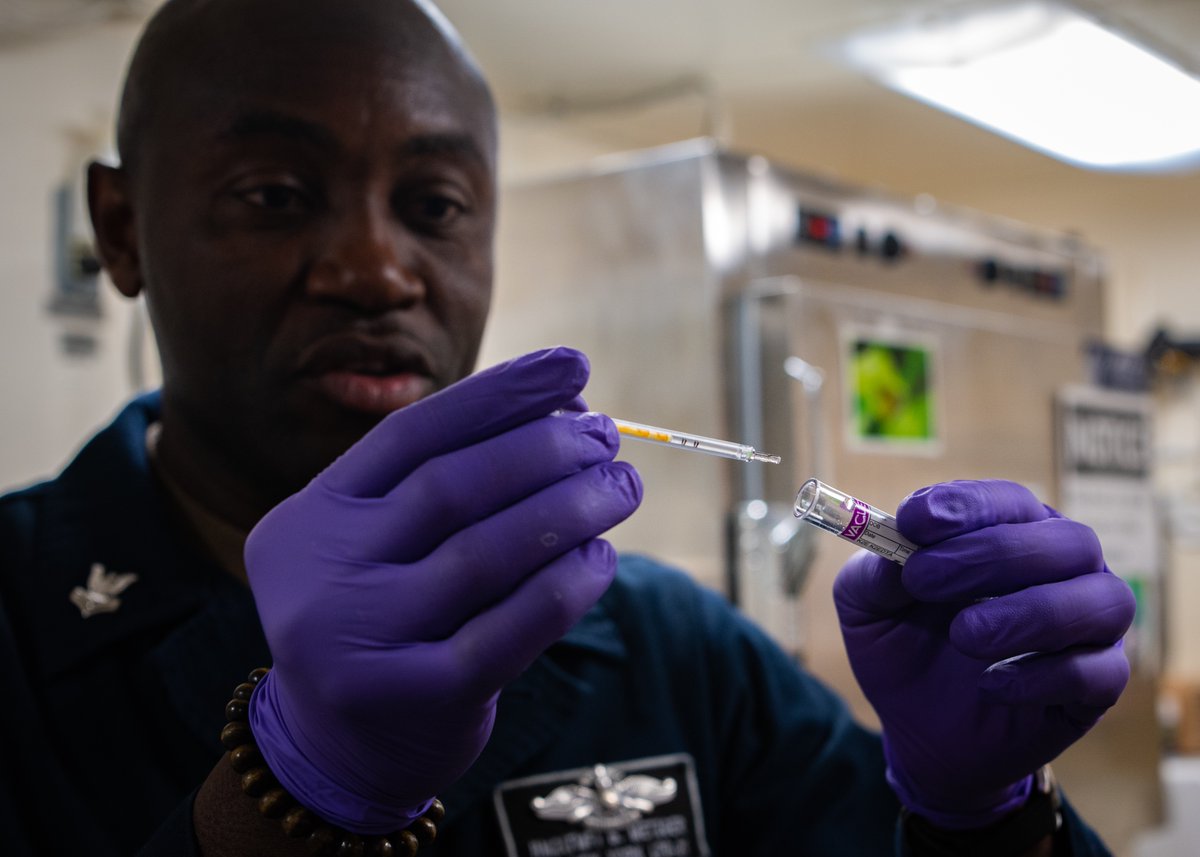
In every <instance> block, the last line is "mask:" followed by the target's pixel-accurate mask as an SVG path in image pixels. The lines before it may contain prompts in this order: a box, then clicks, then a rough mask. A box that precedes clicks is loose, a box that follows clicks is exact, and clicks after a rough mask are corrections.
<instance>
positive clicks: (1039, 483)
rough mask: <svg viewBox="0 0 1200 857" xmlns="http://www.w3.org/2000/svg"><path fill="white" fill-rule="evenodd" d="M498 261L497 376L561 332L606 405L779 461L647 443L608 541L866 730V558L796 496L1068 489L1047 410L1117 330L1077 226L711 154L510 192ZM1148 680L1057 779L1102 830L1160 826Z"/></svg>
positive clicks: (874, 498) (1151, 624)
mask: <svg viewBox="0 0 1200 857" xmlns="http://www.w3.org/2000/svg"><path fill="white" fill-rule="evenodd" d="M497 251H498V280H497V289H496V306H495V311H494V315H493V318H492V322H491V328H490V331H489V335H488V337H487V340H486V341H485V355H484V361H485V362H491V361H493V360H496V359H500V358H503V357H506V356H511V355H512V354H515V353H518V352H521V351H524V350H527V349H528V348H531V347H536V346H541V345H550V344H553V343H557V342H569V343H571V344H573V345H576V346H578V347H580V348H582V349H583V350H584V351H585V352H587V353H588V354H589V355H590V356H591V358H592V362H593V370H592V380H591V382H590V383H589V386H588V393H587V395H588V404H589V406H590V407H592V408H594V409H597V410H601V411H605V412H608V413H616V414H621V415H622V416H623V417H628V418H630V419H636V420H644V421H646V422H650V423H655V424H660V425H681V426H688V427H689V430H694V431H696V432H698V433H702V434H706V435H710V436H714V437H733V438H737V439H738V440H739V441H740V442H744V443H747V444H749V445H751V446H753V447H755V448H756V449H765V450H770V451H771V452H773V453H776V454H779V455H781V456H782V458H783V464H781V465H778V466H776V465H762V464H757V463H753V462H752V463H748V464H734V463H728V462H722V461H718V460H715V459H707V458H705V459H704V460H701V461H695V460H689V461H688V462H686V466H684V464H683V463H681V462H679V461H678V459H676V458H675V457H674V456H670V455H666V454H663V453H662V452H660V451H656V450H653V449H647V448H637V447H634V446H632V445H630V446H629V447H627V448H625V449H623V450H622V454H623V456H624V457H627V458H628V459H630V460H631V461H633V462H634V463H635V464H636V465H637V467H638V469H639V470H640V471H641V473H642V475H643V478H644V481H645V485H646V495H645V501H644V504H643V507H642V510H641V512H640V513H639V514H638V515H635V516H634V517H633V518H632V519H631V520H630V521H628V522H626V523H624V524H622V525H621V526H619V527H618V528H617V529H616V530H614V532H613V541H614V543H615V544H617V546H618V547H619V548H621V549H624V550H634V551H645V552H649V553H653V554H655V555H657V556H659V557H662V558H664V559H666V560H668V561H673V562H675V563H677V564H679V565H681V566H682V567H684V568H686V569H688V570H689V571H691V572H692V573H694V574H696V575H697V576H698V577H700V578H701V579H702V580H704V581H705V582H707V583H708V584H710V585H712V586H714V587H716V588H719V589H724V590H725V591H726V592H728V593H730V595H731V597H733V598H734V599H735V600H736V601H737V603H739V605H740V606H741V607H742V608H743V609H744V610H745V611H746V612H748V613H749V614H750V615H752V616H753V617H754V618H755V619H757V620H758V621H759V622H760V623H761V624H763V625H764V626H765V627H766V628H767V629H768V631H769V632H770V633H772V634H773V635H774V636H775V637H776V639H778V640H779V642H780V643H781V644H782V645H783V646H784V647H785V648H786V649H787V650H789V651H790V652H792V653H793V654H794V655H795V656H796V657H797V658H799V659H800V660H802V661H804V662H805V663H806V664H807V665H808V666H809V667H810V668H812V669H813V670H814V671H815V672H816V673H817V674H818V675H820V676H821V677H822V678H824V679H825V680H827V681H829V682H830V683H831V684H833V685H834V686H835V687H836V688H837V689H838V691H839V692H840V693H842V694H843V695H844V696H845V697H846V698H848V699H849V700H850V701H851V703H852V705H854V707H855V709H856V713H857V714H858V715H859V717H860V718H861V719H862V720H864V721H866V722H872V721H873V720H874V715H873V713H872V712H871V710H870V708H869V706H868V705H867V704H866V703H865V700H863V698H862V696H861V693H860V692H859V691H858V689H857V685H856V683H855V682H854V680H853V677H852V675H851V673H850V670H849V665H848V663H847V662H846V658H845V654H844V651H843V649H842V645H841V640H840V635H839V631H838V628H837V623H836V617H835V616H834V613H833V607H832V597H831V594H830V593H831V590H832V584H833V578H834V576H835V574H836V571H837V569H838V568H839V567H840V566H841V564H842V562H844V560H845V559H846V558H847V557H848V556H849V555H850V553H851V551H852V546H849V545H847V544H846V543H845V542H842V541H839V540H837V539H828V538H826V537H824V536H822V535H820V534H818V533H816V530H815V529H814V528H811V527H807V526H803V527H799V526H797V521H796V520H795V518H794V516H793V514H792V505H793V499H794V497H795V494H796V491H797V489H798V488H799V487H800V485H801V484H802V483H804V481H805V480H806V479H807V478H808V477H809V476H813V475H815V476H816V477H818V478H820V479H822V480H824V481H827V482H829V483H831V484H835V485H837V486H838V487H839V488H840V489H842V490H845V491H847V492H849V493H851V494H855V495H857V496H866V497H869V498H870V501H871V502H872V503H874V504H876V505H878V506H880V508H885V509H894V508H895V507H896V504H897V503H898V502H899V501H900V500H901V499H902V498H903V497H904V496H905V494H906V493H908V492H909V491H911V490H913V489H915V488H917V487H919V486H922V485H926V484H929V483H931V482H936V481H941V480H946V479H956V478H986V477H1002V478H1008V479H1013V480H1016V481H1019V482H1023V483H1025V484H1027V485H1029V486H1030V487H1031V488H1033V490H1034V491H1035V492H1036V493H1037V494H1039V496H1041V497H1042V498H1043V499H1044V500H1045V501H1047V502H1049V503H1051V504H1055V503H1057V502H1058V501H1059V499H1060V497H1059V488H1060V480H1059V470H1058V464H1057V460H1058V454H1057V449H1058V446H1057V437H1058V433H1059V428H1058V423H1059V420H1060V417H1059V415H1058V412H1057V411H1056V402H1058V401H1059V397H1060V396H1061V395H1062V394H1063V391H1064V390H1068V389H1078V388H1082V389H1091V388H1090V387H1089V386H1088V383H1089V381H1090V377H1089V371H1090V367H1091V365H1092V364H1091V361H1090V359H1089V354H1090V350H1089V345H1090V344H1091V343H1094V342H1096V341H1098V340H1100V339H1101V338H1102V336H1103V304H1104V298H1103V288H1102V287H1103V277H1104V267H1103V263H1102V259H1101V257H1100V255H1099V254H1098V253H1097V252H1096V251H1095V250H1094V249H1093V248H1092V247H1090V246H1088V245H1085V244H1084V243H1082V242H1081V241H1080V240H1078V239H1077V238H1076V237H1073V236H1070V235H1062V234H1057V233H1053V232H1048V231H1046V230H1039V229H1033V228H1030V227H1028V226H1024V225H1021V224H1019V223H1015V222H1012V221H1009V220H1004V219H1000V218H995V217H989V216H984V215H981V214H978V213H975V212H970V211H966V210H961V209H953V208H947V207H943V206H940V205H938V204H936V203H935V202H933V201H932V200H929V199H927V198H920V199H908V198H903V197H899V196H894V195H889V194H884V193H878V192H874V191H870V190H865V189H862V188H858V187H854V186H850V185H847V184H842V183H834V182H831V181H828V180H825V179H819V178H814V177H812V176H810V175H806V174H802V173H799V172H796V171H793V170H789V169H786V168H784V167H781V166H780V165H778V164H775V163H773V162H770V161H768V160H766V159H764V158H761V157H756V156H750V157H747V156H742V155H739V154H734V153H730V152H728V151H725V150H723V149H721V148H720V147H718V146H715V145H714V144H712V143H711V142H710V141H707V140H696V141H691V142H687V143H681V144H676V145H673V146H668V147H663V148H659V149H654V150H649V151H643V152H638V153H633V154H630V155H628V156H625V157H623V158H615V157H614V158H609V159H606V160H605V161H603V162H602V163H600V164H598V165H597V166H596V167H595V168H594V169H591V170H585V171H582V172H579V173H574V174H571V175H568V176H564V177H561V178H557V179H543V180H539V181H533V182H530V183H527V184H524V185H517V186H512V187H510V188H509V189H508V191H507V195H506V198H505V209H504V216H503V217H502V218H501V227H500V233H499V242H498V247H497ZM806 382H807V383H806ZM1124 395H1126V396H1131V395H1134V394H1129V393H1126V394H1124ZM1089 436H1094V435H1089ZM1137 439H1138V440H1139V441H1142V440H1143V437H1142V435H1140V434H1139V435H1137ZM1148 450H1149V445H1148V441H1146V442H1145V443H1144V445H1143V447H1141V452H1142V453H1145V452H1148ZM1143 475H1144V474H1143ZM1105 484H1106V487H1107V489H1108V490H1110V491H1111V492H1114V495H1115V497H1117V498H1119V496H1120V492H1121V491H1122V490H1126V491H1127V490H1128V486H1126V485H1125V484H1124V483H1121V482H1119V481H1118V482H1116V483H1113V482H1111V481H1110V482H1107V483H1105ZM1137 487H1138V488H1141V487H1142V486H1141V483H1138V485H1137ZM1077 493H1078V492H1076V494H1072V495H1071V496H1072V497H1075V496H1076V495H1077ZM1137 499H1139V500H1140V499H1142V497H1141V495H1138V497H1137ZM1153 511H1154V509H1153V506H1152V504H1151V506H1150V508H1149V509H1148V510H1147V514H1149V515H1152V514H1153ZM1084 519H1085V520H1086V517H1085V518H1084ZM814 535H816V536H817V537H818V538H819V539H820V541H818V542H816V543H814V540H813V537H814ZM1155 556H1157V554H1154V555H1151V556H1148V557H1140V558H1139V559H1140V560H1141V561H1143V562H1150V563H1153V562H1154V557H1155ZM720 557H725V558H726V562H725V564H724V565H722V564H721V563H720V562H719V561H718V560H717V558H720ZM1155 572H1156V569H1155V568H1149V569H1148V570H1147V571H1146V572H1145V573H1144V574H1142V575H1140V580H1141V586H1142V589H1143V592H1142V594H1143V604H1144V605H1148V608H1147V609H1150V610H1151V611H1152V612H1149V613H1147V616H1146V618H1145V619H1144V620H1143V621H1144V622H1145V623H1146V624H1147V629H1146V634H1147V635H1151V636H1152V635H1154V634H1156V633H1157V628H1158V626H1159V624H1160V623H1159V620H1158V618H1157V616H1158V614H1157V613H1156V612H1153V605H1156V604H1157V601H1156V600H1155V599H1153V598H1150V597H1148V596H1149V594H1151V593H1152V591H1153V587H1154V586H1156V585H1157V582H1158V581H1159V579H1160V578H1159V576H1158V575H1157V574H1156V573H1155ZM1155 666H1156V664H1155V663H1154V662H1147V664H1146V665H1145V669H1143V670H1141V671H1139V674H1138V677H1137V678H1136V679H1135V681H1134V683H1133V685H1132V686H1131V688H1130V692H1129V693H1127V695H1126V697H1125V698H1124V699H1123V700H1122V702H1121V703H1120V704H1119V705H1118V707H1117V708H1116V709H1114V710H1113V711H1112V712H1110V714H1109V716H1107V717H1106V718H1105V720H1104V721H1103V722H1102V725H1101V726H1100V727H1099V728H1098V731H1097V733H1096V735H1095V736H1094V738H1093V739H1092V740H1089V741H1087V742H1084V743H1083V744H1082V745H1080V747H1079V748H1075V749H1073V750H1072V751H1069V752H1068V754H1067V755H1066V756H1065V757H1064V758H1063V759H1062V760H1061V762H1060V763H1059V765H1058V767H1060V768H1061V769H1062V770H1061V774H1062V777H1063V779H1064V781H1065V782H1067V784H1068V787H1069V789H1070V792H1071V794H1072V798H1073V799H1074V800H1075V801H1076V802H1077V803H1078V804H1079V805H1080V806H1082V807H1083V809H1084V811H1085V812H1086V813H1087V815H1088V816H1089V817H1091V818H1094V819H1095V820H1096V823H1097V824H1098V825H1099V827H1100V829H1101V831H1102V832H1103V833H1104V834H1105V836H1106V837H1107V838H1108V839H1109V840H1110V841H1115V842H1126V841H1127V840H1128V839H1129V838H1130V836H1131V835H1132V833H1133V831H1135V830H1138V829H1141V828H1144V827H1147V826H1149V825H1152V824H1153V823H1155V822H1156V821H1157V819H1158V790H1157V781H1158V768H1157V762H1158V727H1157V723H1156V719H1155V706H1154V693H1153V686H1152V679H1153V670H1154V668H1155ZM1113 782H1121V783H1122V784H1123V786H1122V788H1121V789H1119V790H1114V789H1113V788H1112V783H1113Z"/></svg>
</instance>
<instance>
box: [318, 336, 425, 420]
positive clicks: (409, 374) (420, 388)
mask: <svg viewBox="0 0 1200 857" xmlns="http://www.w3.org/2000/svg"><path fill="white" fill-rule="evenodd" d="M303 365H304V373H305V375H307V376H308V377H309V378H311V379H312V380H313V382H314V384H315V386H316V388H317V389H318V390H319V391H320V392H321V393H322V394H323V395H325V396H326V397H327V398H329V399H330V400H331V401H333V402H334V403H335V404H337V405H340V406H341V407H343V408H347V409H348V410H352V411H359V412H361V413H365V414H370V415H372V416H384V415H386V414H389V413H391V412H392V411H395V410H397V409H399V408H403V407H405V406H407V405H411V404H412V403H413V402H416V401H418V400H419V399H423V398H425V397H426V396H428V395H429V394H430V393H432V392H433V391H434V386H435V385H434V381H433V377H432V372H431V370H430V367H429V361H428V360H427V359H426V358H425V357H424V355H423V354H421V353H418V352H417V351H415V350H414V349H412V348H411V347H407V346H406V345H404V344H397V343H395V342H382V341H378V340H370V339H364V338H360V337H356V336H351V337H339V338H337V339H332V340H326V341H323V342H322V343H320V344H319V345H318V346H317V347H316V348H314V349H313V350H312V351H311V352H310V353H309V354H308V355H307V356H306V359H305V360H304V364H303Z"/></svg>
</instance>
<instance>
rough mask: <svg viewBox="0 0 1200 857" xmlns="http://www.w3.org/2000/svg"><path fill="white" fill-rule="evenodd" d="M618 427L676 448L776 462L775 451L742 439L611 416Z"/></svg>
mask: <svg viewBox="0 0 1200 857" xmlns="http://www.w3.org/2000/svg"><path fill="white" fill-rule="evenodd" d="M613 423H615V424H616V426H617V431H618V432H620V433H621V434H622V435H624V436H625V437H630V438H633V439H634V440H644V441H646V442H648V443H662V444H666V445H668V446H674V447H676V448H677V449H688V450H691V451H692V452H703V453H707V454H708V455H719V456H721V457H722V458H732V459H734V460H736V461H747V462H749V461H761V462H764V463H766V464H778V463H779V462H780V458H779V456H778V455H767V454H766V453H763V452H759V451H758V450H756V449H755V448H754V447H752V446H747V445H746V444H744V443H734V442H733V441H730V440H718V439H717V438H715V437H704V436H703V435H698V434H689V433H688V432H682V431H675V430H674V429H665V428H659V427H658V426H648V425H645V424H644V423H633V422H629V421H628V420H618V419H613Z"/></svg>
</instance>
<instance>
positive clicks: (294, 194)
mask: <svg viewBox="0 0 1200 857" xmlns="http://www.w3.org/2000/svg"><path fill="white" fill-rule="evenodd" d="M238 196H239V197H241V199H242V200H243V201H245V202H248V203H250V204H251V205H256V206H258V207H259V208H264V209H267V210H268V211H280V212H286V211H300V210H302V209H303V208H304V207H305V206H306V205H307V204H308V198H307V196H306V195H305V194H304V193H303V192H301V191H300V190H298V189H297V188H294V187H291V186H289V185H283V184H267V185H258V186H257V187H252V188H248V189H247V190H244V191H242V192H241V193H239V194H238Z"/></svg>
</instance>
